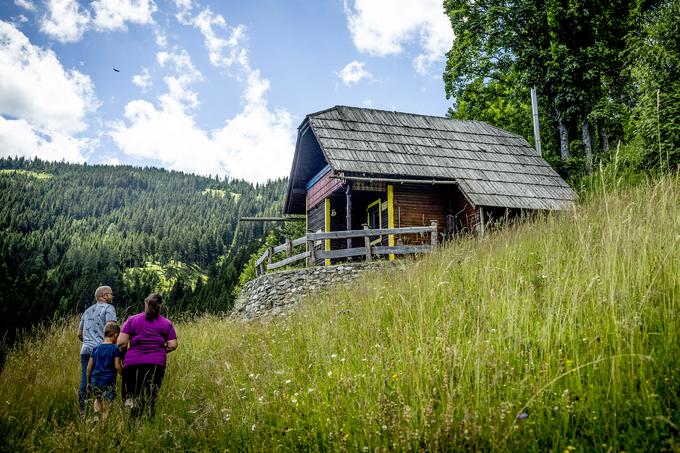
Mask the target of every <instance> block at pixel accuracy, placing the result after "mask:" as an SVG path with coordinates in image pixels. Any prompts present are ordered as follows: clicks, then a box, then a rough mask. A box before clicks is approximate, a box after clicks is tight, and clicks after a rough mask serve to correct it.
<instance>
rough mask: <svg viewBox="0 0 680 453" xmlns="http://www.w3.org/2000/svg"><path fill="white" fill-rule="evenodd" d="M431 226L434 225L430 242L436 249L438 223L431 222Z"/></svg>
mask: <svg viewBox="0 0 680 453" xmlns="http://www.w3.org/2000/svg"><path fill="white" fill-rule="evenodd" d="M430 225H432V232H431V233H430V242H431V243H432V246H433V247H434V246H435V245H437V221H436V220H431V221H430Z"/></svg>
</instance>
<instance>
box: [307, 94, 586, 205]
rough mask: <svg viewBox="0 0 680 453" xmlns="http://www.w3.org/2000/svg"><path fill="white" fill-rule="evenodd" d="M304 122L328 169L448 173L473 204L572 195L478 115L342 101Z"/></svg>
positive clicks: (517, 140)
mask: <svg viewBox="0 0 680 453" xmlns="http://www.w3.org/2000/svg"><path fill="white" fill-rule="evenodd" d="M306 121H308V122H309V126H310V127H311V129H312V131H313V133H314V136H315V137H316V139H317V141H318V143H319V146H320V147H321V150H322V152H323V155H324V156H325V158H326V160H327V161H328V164H329V165H330V167H331V169H332V170H334V171H335V172H336V173H345V174H347V175H350V174H354V175H375V176H395V175H398V176H401V177H408V178H411V179H414V178H415V179H423V180H428V179H429V180H432V179H437V180H455V181H456V182H457V183H458V185H459V187H460V188H461V190H463V192H465V194H466V195H467V196H468V198H469V199H470V201H472V203H474V204H475V205H476V206H497V207H507V208H522V209H545V210H554V209H564V208H567V207H570V206H571V205H572V204H573V201H574V200H575V198H576V195H575V193H574V191H573V190H572V189H571V188H570V187H569V186H568V185H567V183H566V182H564V181H563V180H562V178H561V177H560V176H559V175H558V174H557V173H556V172H555V171H554V170H553V169H552V168H551V167H550V165H549V164H548V163H547V162H546V161H545V159H543V158H542V157H541V156H540V155H538V153H537V152H536V151H535V150H534V149H533V148H532V147H531V146H530V145H529V143H528V142H527V141H526V140H525V139H524V138H522V137H520V136H518V135H515V134H512V133H510V132H507V131H504V130H502V129H499V128H497V127H494V126H490V125H488V124H486V123H482V122H480V121H462V120H452V119H449V118H443V117H434V116H425V115H416V114H410V113H400V112H389V111H383V110H373V109H364V108H357V107H345V106H336V107H334V108H332V109H329V110H324V111H321V112H318V113H313V114H310V115H309V116H308V117H307V118H306ZM303 124H304V123H303Z"/></svg>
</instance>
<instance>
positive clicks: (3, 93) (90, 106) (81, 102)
mask: <svg viewBox="0 0 680 453" xmlns="http://www.w3.org/2000/svg"><path fill="white" fill-rule="evenodd" d="M0 67H1V68H3V71H2V72H3V74H2V77H1V78H0V114H3V115H9V116H11V117H14V118H22V119H25V120H26V121H27V122H28V123H30V124H31V125H32V126H34V127H37V128H40V129H44V130H53V131H59V132H65V133H76V132H81V131H83V130H84V129H85V128H86V125H85V122H84V118H85V116H86V115H87V114H88V113H89V112H92V111H94V110H96V109H97V107H98V101H97V99H96V97H95V95H94V86H93V84H92V81H91V80H90V78H89V77H88V76H86V75H84V74H82V73H80V72H78V71H76V70H75V69H71V70H66V69H64V68H63V66H62V65H61V63H60V62H59V60H58V59H57V56H56V55H55V54H54V52H53V51H51V50H45V49H41V48H39V47H37V46H34V45H32V44H31V43H30V41H29V40H28V38H27V37H26V36H25V35H24V34H23V33H22V32H21V31H19V30H18V29H17V28H16V27H15V26H13V25H12V24H9V23H7V22H3V21H0Z"/></svg>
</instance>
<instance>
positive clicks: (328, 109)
mask: <svg viewBox="0 0 680 453" xmlns="http://www.w3.org/2000/svg"><path fill="white" fill-rule="evenodd" d="M336 109H351V110H369V111H372V112H383V113H397V114H399V115H410V116H419V117H425V118H436V119H439V120H447V121H455V122H460V123H480V124H486V125H487V126H491V125H490V124H488V123H485V122H484V121H479V120H461V119H458V118H449V117H447V116H437V115H425V114H422V113H413V112H401V111H399V110H385V109H374V108H369V107H355V106H352V105H343V104H338V105H335V106H334V107H330V108H327V109H325V110H320V111H318V112H314V113H310V114H308V115H307V116H315V115H320V114H322V113H326V112H329V111H331V110H336ZM506 132H507V131H506Z"/></svg>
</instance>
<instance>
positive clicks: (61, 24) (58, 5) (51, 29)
mask: <svg viewBox="0 0 680 453" xmlns="http://www.w3.org/2000/svg"><path fill="white" fill-rule="evenodd" d="M46 3H47V15H45V16H43V18H42V20H41V21H40V30H41V31H42V32H43V33H45V34H47V35H49V36H51V37H52V38H54V39H56V40H57V41H59V42H62V43H68V42H75V41H79V40H80V39H81V38H82V37H83V33H85V29H86V28H87V25H88V23H89V22H90V13H89V12H88V11H81V10H80V7H79V6H78V2H77V1H76V0H47V1H46Z"/></svg>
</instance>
